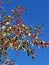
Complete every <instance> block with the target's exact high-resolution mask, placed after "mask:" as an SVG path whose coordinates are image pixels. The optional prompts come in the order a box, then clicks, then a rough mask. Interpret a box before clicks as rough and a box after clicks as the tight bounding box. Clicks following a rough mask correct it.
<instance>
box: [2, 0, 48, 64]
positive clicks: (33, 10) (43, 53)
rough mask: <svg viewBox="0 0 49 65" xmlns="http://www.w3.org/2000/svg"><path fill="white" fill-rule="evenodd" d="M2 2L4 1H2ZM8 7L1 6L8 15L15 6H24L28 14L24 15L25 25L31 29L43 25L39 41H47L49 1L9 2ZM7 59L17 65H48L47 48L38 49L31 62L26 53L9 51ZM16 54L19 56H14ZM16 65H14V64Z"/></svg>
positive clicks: (24, 0)
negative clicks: (14, 61)
mask: <svg viewBox="0 0 49 65" xmlns="http://www.w3.org/2000/svg"><path fill="white" fill-rule="evenodd" d="M3 1H4V2H5V1H6V0H3ZM11 1H12V2H11V4H10V5H6V4H4V5H2V6H4V7H5V9H7V13H8V14H10V13H11V11H10V10H12V9H13V8H14V7H15V6H16V5H18V4H19V5H21V6H24V7H25V8H28V12H27V13H26V12H25V13H24V15H23V17H24V21H25V24H26V25H32V26H33V27H35V26H37V25H41V24H43V25H44V31H43V36H42V37H41V40H45V41H48V40H49V0H11ZM9 52H10V53H9V58H10V59H12V57H13V59H16V63H17V64H18V65H49V48H45V49H38V48H36V52H37V53H38V56H37V57H36V58H35V59H34V60H33V59H32V58H31V57H28V56H27V54H26V52H18V51H17V52H16V51H12V50H11V51H9ZM17 53H18V55H19V56H16V54H17ZM15 65H16V64H15Z"/></svg>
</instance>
